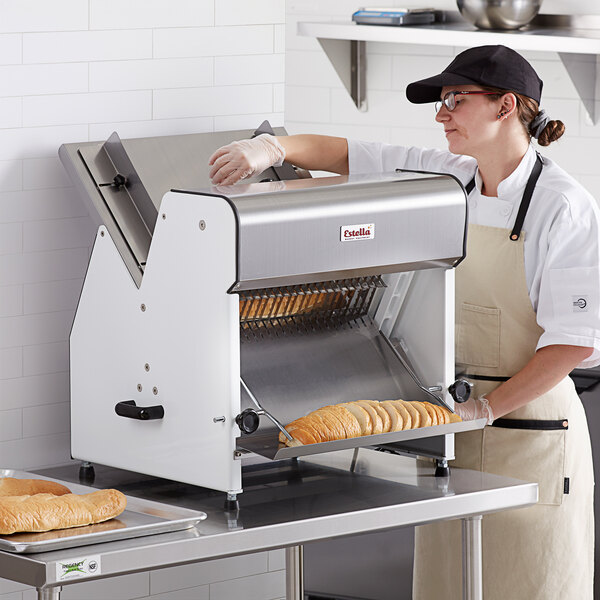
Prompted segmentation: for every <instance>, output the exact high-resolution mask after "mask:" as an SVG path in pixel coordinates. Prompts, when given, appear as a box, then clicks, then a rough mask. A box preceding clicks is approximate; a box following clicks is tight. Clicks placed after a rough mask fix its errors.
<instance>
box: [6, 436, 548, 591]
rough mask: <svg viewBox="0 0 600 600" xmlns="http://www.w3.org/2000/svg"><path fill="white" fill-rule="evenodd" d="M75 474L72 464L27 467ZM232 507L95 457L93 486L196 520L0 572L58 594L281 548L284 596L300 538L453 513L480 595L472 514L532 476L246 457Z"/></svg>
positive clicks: (22, 559)
mask: <svg viewBox="0 0 600 600" xmlns="http://www.w3.org/2000/svg"><path fill="white" fill-rule="evenodd" d="M37 473H38V474H40V475H43V476H45V477H51V478H53V479H57V480H61V481H65V482H74V483H81V482H80V480H79V477H78V465H76V464H73V465H69V466H65V467H56V468H51V469H45V470H40V471H38V472H37ZM243 482H244V493H243V494H241V495H240V496H239V504H240V508H239V511H228V512H226V511H225V510H224V498H225V494H224V493H222V492H215V491H212V490H207V489H203V488H198V487H194V486H190V485H185V484H181V483H177V482H173V481H168V480H164V479H155V478H152V477H148V476H145V475H139V474H137V473H131V472H127V471H121V470H116V469H110V468H108V467H100V466H96V477H95V481H94V483H93V486H94V487H98V488H108V487H114V488H117V489H119V490H121V491H122V492H123V493H125V494H127V495H129V496H137V497H140V498H145V499H148V500H155V501H158V502H164V503H167V504H173V505H177V506H181V507H186V508H191V509H195V510H202V511H204V512H206V513H207V515H208V518H207V519H206V520H204V521H202V522H200V523H199V524H198V525H197V526H196V527H194V528H192V529H188V530H185V531H180V532H172V533H167V534H158V535H152V536H147V537H140V538H135V539H129V540H122V541H117V542H106V543H102V544H95V545H90V546H79V547H75V548H70V549H63V550H55V551H51V552H43V553H36V554H12V553H9V552H0V577H3V578H6V579H10V580H12V581H17V582H20V583H23V584H27V585H30V586H33V587H35V588H37V590H38V598H39V599H50V598H55V599H56V598H59V597H60V590H61V586H62V585H67V584H68V583H80V582H82V581H86V580H91V579H99V578H104V577H111V576H116V575H124V574H127V573H133V572H136V571H146V570H152V569H159V568H162V567H170V566H175V565H181V564H185V563H194V562H199V561H206V560H212V559H216V558H223V557H227V556H234V555H240V554H247V553H252V552H259V551H265V550H272V549H276V548H286V569H287V596H286V597H287V599H288V600H299V599H300V598H301V597H302V595H303V585H302V544H305V543H308V542H312V541H316V540H325V539H331V538H336V537H343V536H350V535H354V534H359V533H366V532H373V531H378V530H379V531H380V530H384V529H393V528H397V527H404V526H410V525H417V524H423V523H430V522H433V521H441V520H448V519H462V520H463V597H464V598H466V599H469V600H473V599H477V600H479V599H481V597H482V575H481V515H483V514H485V513H492V512H497V511H501V510H506V509H512V508H519V507H524V506H528V505H531V504H534V503H535V502H537V484H535V483H526V482H523V481H519V480H516V479H509V478H506V477H500V476H496V475H491V474H487V473H479V472H476V471H467V470H462V469H452V470H451V474H450V476H449V477H436V476H435V474H434V468H433V466H431V467H430V466H429V464H427V465H424V464H423V463H422V462H419V463H417V461H416V460H414V459H411V458H407V457H402V456H398V455H393V454H389V453H385V452H378V451H374V450H370V449H365V448H362V449H360V450H356V451H353V450H348V451H342V452H335V453H331V454H323V455H314V456H312V457H310V458H305V459H300V460H294V459H292V460H287V461H282V462H267V463H264V462H263V463H256V464H248V465H247V466H245V467H244V479H243ZM82 556H100V557H101V566H102V568H101V574H100V575H99V576H86V577H85V578H77V579H73V580H69V581H68V582H59V581H57V576H56V565H57V563H58V562H59V561H62V562H65V561H68V560H70V559H74V558H77V557H82Z"/></svg>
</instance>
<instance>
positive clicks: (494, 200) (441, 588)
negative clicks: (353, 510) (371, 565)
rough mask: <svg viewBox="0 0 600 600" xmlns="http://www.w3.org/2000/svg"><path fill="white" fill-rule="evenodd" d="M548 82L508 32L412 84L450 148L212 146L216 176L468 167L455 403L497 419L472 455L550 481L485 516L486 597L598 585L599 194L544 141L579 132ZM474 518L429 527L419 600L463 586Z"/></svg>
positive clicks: (471, 463)
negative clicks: (574, 377) (280, 169)
mask: <svg viewBox="0 0 600 600" xmlns="http://www.w3.org/2000/svg"><path fill="white" fill-rule="evenodd" d="M542 85H543V84H542V81H541V80H540V79H539V77H538V76H537V74H536V73H535V71H534V69H533V68H532V66H531V65H530V64H529V63H528V62H527V61H526V60H525V59H524V58H523V57H522V56H520V55H519V54H518V53H516V52H514V51H513V50H510V49H509V48H506V47H504V46H483V47H478V48H471V49H469V50H466V51H465V52H462V53H461V54H459V55H458V56H457V57H456V58H455V60H454V61H452V63H451V64H450V65H449V66H448V67H447V68H446V69H445V70H444V71H443V72H442V73H440V74H439V75H436V76H434V77H430V78H428V79H424V80H421V81H417V82H415V83H412V84H410V85H409V86H408V88H407V97H408V99H409V100H410V101H411V102H414V103H426V102H437V105H436V111H437V112H436V117H435V118H436V121H437V122H438V123H440V124H441V125H442V126H443V127H444V131H445V134H446V139H447V140H448V149H449V152H443V151H439V150H424V149H419V148H407V147H398V146H388V145H383V144H375V143H361V142H356V141H347V140H345V139H343V138H331V137H324V136H307V135H299V136H290V137H280V138H275V137H272V136H259V137H258V138H255V139H253V140H246V141H241V142H234V143H233V144H230V145H229V146H225V147H224V148H221V149H219V150H217V152H215V154H214V155H213V156H212V157H211V159H210V165H211V170H210V176H211V178H212V180H213V182H214V183H216V184H219V183H222V184H231V183H235V182H236V181H238V180H239V179H241V178H244V177H247V176H249V175H252V174H253V173H256V172H261V171H262V170H264V169H265V168H266V167H268V166H271V165H277V164H281V162H282V161H283V159H284V157H285V158H287V160H288V161H289V162H291V163H293V164H295V165H298V166H300V167H303V168H306V169H315V168H317V169H324V170H329V171H333V172H337V173H342V174H345V173H364V172H377V171H393V170H395V169H396V168H402V169H414V170H424V171H433V172H448V173H451V174H453V175H455V176H456V177H457V178H458V179H460V181H461V182H462V183H463V185H464V186H465V187H466V190H467V193H468V205H469V230H468V240H467V241H468V246H467V257H466V259H465V260H464V261H463V262H462V263H461V264H460V265H459V266H458V268H457V270H456V290H457V291H456V332H457V335H456V360H457V364H458V367H459V370H460V371H462V373H463V376H464V377H466V378H468V379H469V380H470V381H471V382H472V383H473V386H474V390H473V394H472V398H471V399H470V400H469V401H468V402H467V403H465V404H463V405H457V407H456V410H457V412H459V414H460V415H461V416H462V417H463V418H464V419H472V418H478V417H485V418H487V422H488V427H485V428H484V429H483V430H479V431H475V432H468V433H463V434H460V435H458V436H457V438H456V461H455V463H454V464H456V465H457V466H461V467H465V468H470V469H478V470H482V471H485V472H489V473H496V474H500V475H506V476H513V477H517V478H520V479H525V480H529V481H537V482H538V484H539V502H538V504H537V505H535V506H533V507H530V508H526V509H521V510H517V511H510V512H506V513H500V514H495V515H488V516H485V517H484V519H483V568H484V597H485V598H486V599H487V600H490V599H496V598H498V599H500V598H502V599H506V598H509V599H511V600H518V599H523V600H534V599H539V600H551V599H559V598H560V599H561V600H565V599H573V600H574V599H577V600H582V599H590V600H591V598H592V594H593V592H592V589H593V568H594V567H593V558H594V557H593V547H594V539H593V537H594V522H593V485H594V482H593V469H592V459H591V448H590V440H589V433H588V429H587V423H586V418H585V414H584V411H583V407H582V405H581V402H580V400H579V397H578V396H577V394H576V392H575V389H574V386H573V383H572V381H571V379H570V378H569V377H568V374H569V373H570V372H571V371H572V370H573V369H574V368H576V367H592V366H595V365H597V364H600V308H599V305H600V249H599V246H600V242H599V231H600V227H599V224H600V217H599V211H598V209H597V207H596V203H595V201H594V199H593V198H592V197H591V196H590V195H589V194H588V193H587V192H586V191H585V190H584V189H583V188H582V187H581V186H580V185H579V184H578V183H577V182H576V181H575V180H573V179H572V178H571V177H570V176H569V175H567V174H566V173H565V172H564V171H562V170H561V169H560V168H559V167H558V166H557V165H556V164H555V163H553V162H552V161H550V160H548V159H545V158H542V157H541V156H539V155H537V153H536V152H535V150H534V148H533V146H532V145H531V143H530V142H531V138H532V137H534V138H536V139H537V140H538V142H539V143H540V144H541V145H544V146H546V145H548V144H549V143H551V142H552V141H554V140H556V139H558V138H559V137H560V136H561V135H562V133H563V132H564V125H563V124H562V123H561V122H560V121H551V120H549V119H548V117H546V115H545V113H544V111H543V110H542V111H540V110H539V102H540V99H541V91H542ZM460 541H461V537H460V525H459V523H458V522H450V523H443V524H436V525H427V526H424V527H419V528H417V533H416V549H415V576H414V598H416V599H418V600H421V599H427V600H430V599H431V600H433V599H438V598H444V599H449V598H460V597H461V581H460V574H461V568H460V567H461V564H460V561H461V559H460Z"/></svg>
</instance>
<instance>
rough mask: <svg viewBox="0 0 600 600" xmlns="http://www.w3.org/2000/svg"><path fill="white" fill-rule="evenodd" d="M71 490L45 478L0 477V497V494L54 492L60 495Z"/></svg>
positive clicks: (16, 494)
mask: <svg viewBox="0 0 600 600" xmlns="http://www.w3.org/2000/svg"><path fill="white" fill-rule="evenodd" d="M70 493H71V490H70V489H69V488H68V487H66V486H64V485H62V484H61V483H57V482H56V481H47V480H46V479H17V478H15V477H3V478H2V479H0V497H2V496H32V495H33V494H54V495H55V496H62V495H63V494H70Z"/></svg>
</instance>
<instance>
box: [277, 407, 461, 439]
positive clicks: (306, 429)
mask: <svg viewBox="0 0 600 600" xmlns="http://www.w3.org/2000/svg"><path fill="white" fill-rule="evenodd" d="M460 420H461V418H460V417H459V416H458V415H456V414H454V413H451V412H450V411H449V410H448V409H447V408H445V407H443V406H438V405H435V404H431V403H430V402H417V401H411V402H408V401H406V400H384V401H383V402H378V401H377V400H357V401H355V402H344V403H342V404H335V405H331V406H324V407H323V408H319V409H318V410H315V411H313V412H311V413H309V414H308V415H306V416H305V417H300V418H299V419H296V420H295V421H292V422H291V423H290V424H289V425H287V427H286V429H287V431H288V433H289V434H290V435H291V436H292V438H294V439H293V440H292V441H290V440H288V439H287V438H286V437H285V436H284V434H283V433H280V434H279V441H280V442H282V443H283V444H285V445H286V446H302V445H305V444H318V443H320V442H331V441H334V440H345V439H349V438H354V437H359V436H364V435H372V434H379V433H388V432H391V431H401V430H404V429H416V428H418V427H429V426H431V425H438V424H439V425H444V424H447V423H455V422H457V421H460Z"/></svg>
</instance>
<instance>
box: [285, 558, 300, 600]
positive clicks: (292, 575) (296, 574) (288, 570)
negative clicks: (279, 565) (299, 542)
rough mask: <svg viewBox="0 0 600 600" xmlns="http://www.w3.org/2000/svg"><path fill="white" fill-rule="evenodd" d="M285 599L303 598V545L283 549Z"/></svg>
mask: <svg viewBox="0 0 600 600" xmlns="http://www.w3.org/2000/svg"><path fill="white" fill-rule="evenodd" d="M285 600H304V546H290V547H289V548H286V549H285Z"/></svg>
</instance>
